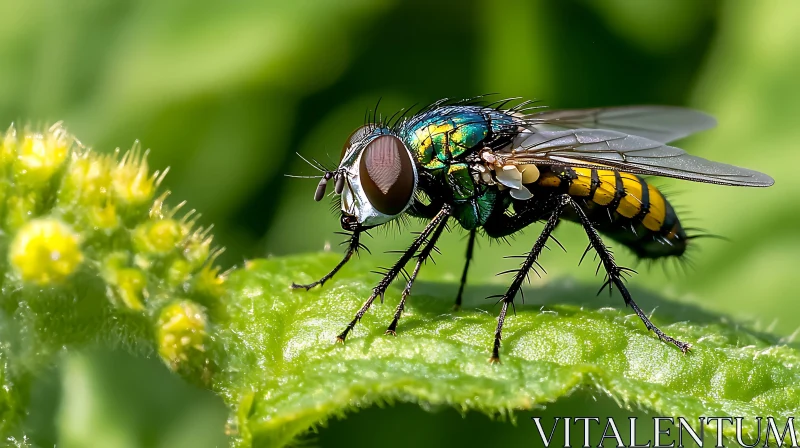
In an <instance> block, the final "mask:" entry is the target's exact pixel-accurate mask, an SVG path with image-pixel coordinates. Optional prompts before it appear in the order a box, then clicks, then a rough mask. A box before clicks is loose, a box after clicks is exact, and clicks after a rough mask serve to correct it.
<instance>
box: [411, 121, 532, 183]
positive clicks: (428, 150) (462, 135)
mask: <svg viewBox="0 0 800 448" xmlns="http://www.w3.org/2000/svg"><path fill="white" fill-rule="evenodd" d="M515 125H516V124H515V119H514V117H512V116H510V115H508V114H505V113H502V112H499V111H496V110H494V109H487V108H483V107H478V106H443V107H438V108H435V109H432V110H429V111H426V112H424V113H422V114H419V115H417V116H415V117H413V118H412V119H410V120H408V121H407V122H405V123H403V125H402V126H401V129H400V137H401V138H402V139H403V140H404V141H405V142H406V145H408V148H409V149H410V150H411V152H412V154H414V156H415V157H416V158H417V162H418V163H419V164H420V165H421V166H422V167H423V168H425V169H428V170H435V169H439V168H444V167H446V166H449V165H451V164H452V163H454V162H457V161H458V160H459V159H460V158H461V157H462V156H463V155H465V154H467V153H469V152H470V151H471V150H474V149H477V148H479V147H480V145H481V144H482V143H483V142H485V141H486V140H487V139H488V138H491V137H492V136H493V135H498V134H502V133H507V132H508V130H509V129H510V128H513V127H514V126H515Z"/></svg>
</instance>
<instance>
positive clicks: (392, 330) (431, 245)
mask: <svg viewBox="0 0 800 448" xmlns="http://www.w3.org/2000/svg"><path fill="white" fill-rule="evenodd" d="M447 218H448V217H447V216H445V217H444V219H443V220H442V222H441V224H439V227H437V228H436V230H434V231H433V234H431V237H430V239H429V240H428V243H427V244H426V245H425V247H423V248H422V250H421V251H420V253H419V255H418V256H417V264H416V265H415V266H414V271H413V272H412V273H411V275H410V276H409V278H408V283H407V284H406V287H405V288H404V289H403V295H402V297H401V298H400V304H399V305H397V309H396V310H395V311H394V319H392V323H391V324H389V327H388V328H387V329H386V334H391V335H392V336H395V335H397V322H398V321H399V320H400V316H402V315H403V310H405V308H406V299H407V298H408V296H409V295H410V294H411V287H412V286H413V285H414V280H416V279H417V275H418V274H419V270H420V268H421V267H422V265H423V264H424V263H425V261H427V259H428V257H430V255H431V252H433V251H434V250H435V249H436V241H437V240H438V239H439V237H440V236H442V232H443V231H444V229H445V227H446V225H447Z"/></svg>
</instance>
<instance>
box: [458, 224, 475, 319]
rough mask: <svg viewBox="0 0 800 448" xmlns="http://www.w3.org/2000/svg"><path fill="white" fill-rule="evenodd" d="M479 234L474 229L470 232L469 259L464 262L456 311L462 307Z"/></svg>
mask: <svg viewBox="0 0 800 448" xmlns="http://www.w3.org/2000/svg"><path fill="white" fill-rule="evenodd" d="M477 236H478V231H477V230H476V229H473V230H471V231H470V232H469V242H468V243H467V261H466V263H464V271H463V272H462V273H461V284H460V285H459V286H458V295H457V296H456V304H455V305H454V306H453V309H455V310H456V311H457V310H459V309H461V302H462V298H463V296H464V287H465V286H466V285H467V273H468V272H469V264H470V262H472V253H473V252H474V251H475V239H476V238H477Z"/></svg>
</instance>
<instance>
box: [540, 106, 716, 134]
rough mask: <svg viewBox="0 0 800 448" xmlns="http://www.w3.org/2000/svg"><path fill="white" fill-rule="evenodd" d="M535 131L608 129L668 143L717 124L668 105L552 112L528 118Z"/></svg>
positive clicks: (705, 115)
mask: <svg viewBox="0 0 800 448" xmlns="http://www.w3.org/2000/svg"><path fill="white" fill-rule="evenodd" d="M527 120H528V122H529V123H530V125H531V128H533V129H534V130H536V131H561V130H567V129H608V130H612V131H619V132H624V133H625V134H629V135H638V136H640V137H644V138H648V139H650V140H653V141H656V142H661V143H669V142H671V141H674V140H678V139H680V138H683V137H686V136H687V135H690V134H694V133H695V132H700V131H704V130H706V129H710V128H713V127H714V126H716V125H717V120H715V119H714V117H712V116H710V115H707V114H705V113H703V112H700V111H696V110H692V109H685V108H682V107H671V106H625V107H605V108H595V109H573V110H554V111H546V112H540V113H537V114H533V115H530V116H529V117H528V118H527Z"/></svg>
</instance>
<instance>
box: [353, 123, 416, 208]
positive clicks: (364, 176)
mask: <svg viewBox="0 0 800 448" xmlns="http://www.w3.org/2000/svg"><path fill="white" fill-rule="evenodd" d="M413 163H414V162H412V161H411V155H410V154H409V153H408V150H406V147H405V145H403V142H402V141H400V139H399V138H397V137H395V136H392V135H382V136H380V137H378V138H376V139H375V140H373V141H371V142H370V143H369V144H368V145H367V147H366V148H365V149H364V152H363V154H362V155H361V166H360V174H361V186H362V187H363V188H364V192H365V193H366V194H367V199H369V202H370V203H371V204H372V206H373V207H375V208H376V209H377V210H378V211H379V212H381V213H384V214H386V215H396V214H398V213H400V212H401V211H403V209H404V208H405V206H406V205H407V204H408V201H409V200H411V195H412V194H414V180H415V179H414V177H415V176H414V165H413Z"/></svg>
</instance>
